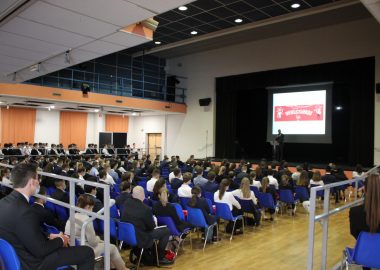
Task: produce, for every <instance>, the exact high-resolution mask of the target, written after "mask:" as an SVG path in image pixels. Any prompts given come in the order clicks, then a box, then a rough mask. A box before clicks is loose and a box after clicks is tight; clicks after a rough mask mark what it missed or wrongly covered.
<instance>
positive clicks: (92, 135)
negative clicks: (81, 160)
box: [86, 113, 106, 146]
mask: <svg viewBox="0 0 380 270" xmlns="http://www.w3.org/2000/svg"><path fill="white" fill-rule="evenodd" d="M105 118H106V116H105V115H103V114H101V113H88V114H87V136H86V146H87V145H88V144H89V143H95V144H97V145H99V132H102V131H104V130H105V122H106V120H105Z"/></svg>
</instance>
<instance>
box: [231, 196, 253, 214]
mask: <svg viewBox="0 0 380 270" xmlns="http://www.w3.org/2000/svg"><path fill="white" fill-rule="evenodd" d="M235 198H236V200H237V201H238V202H239V203H240V206H241V210H243V212H245V213H252V212H253V207H254V206H253V201H252V200H251V199H250V200H242V199H240V198H239V197H235Z"/></svg>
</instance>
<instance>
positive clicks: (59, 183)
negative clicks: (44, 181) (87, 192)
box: [54, 179, 66, 190]
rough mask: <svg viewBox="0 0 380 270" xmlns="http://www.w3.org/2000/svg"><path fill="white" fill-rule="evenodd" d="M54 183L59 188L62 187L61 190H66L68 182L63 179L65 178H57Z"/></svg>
mask: <svg viewBox="0 0 380 270" xmlns="http://www.w3.org/2000/svg"><path fill="white" fill-rule="evenodd" d="M54 185H55V187H56V188H58V189H61V190H65V189H66V183H65V180H63V179H56V180H55V181H54Z"/></svg>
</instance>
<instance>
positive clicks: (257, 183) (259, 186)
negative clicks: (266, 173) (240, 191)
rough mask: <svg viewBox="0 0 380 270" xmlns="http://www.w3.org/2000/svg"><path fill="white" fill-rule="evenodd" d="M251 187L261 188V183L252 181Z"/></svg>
mask: <svg viewBox="0 0 380 270" xmlns="http://www.w3.org/2000/svg"><path fill="white" fill-rule="evenodd" d="M251 186H254V187H257V188H261V182H260V181H256V180H253V181H252V185H251Z"/></svg>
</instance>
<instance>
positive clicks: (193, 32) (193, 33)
mask: <svg viewBox="0 0 380 270" xmlns="http://www.w3.org/2000/svg"><path fill="white" fill-rule="evenodd" d="M190 34H192V35H196V34H198V32H197V31H191V32H190Z"/></svg>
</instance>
